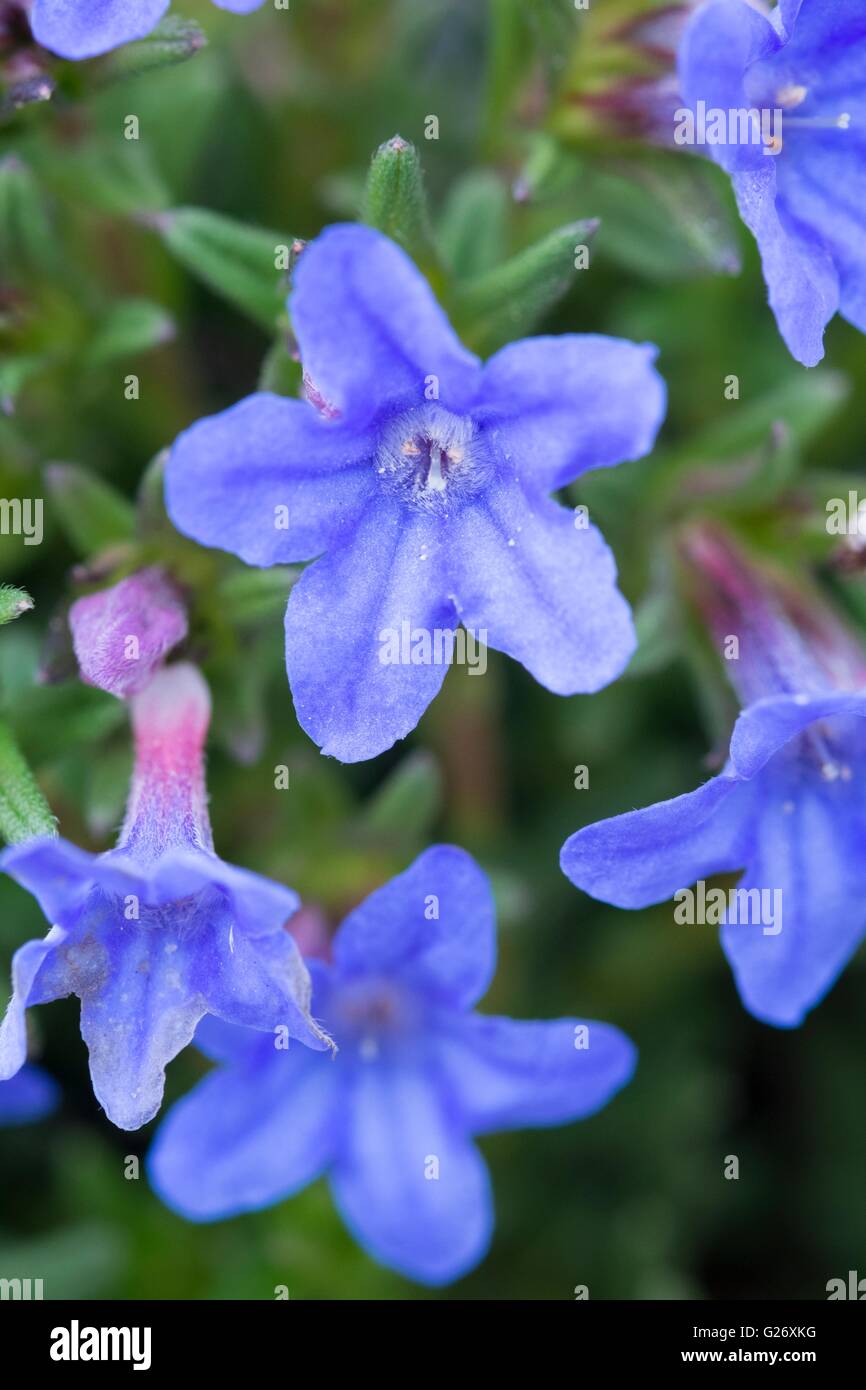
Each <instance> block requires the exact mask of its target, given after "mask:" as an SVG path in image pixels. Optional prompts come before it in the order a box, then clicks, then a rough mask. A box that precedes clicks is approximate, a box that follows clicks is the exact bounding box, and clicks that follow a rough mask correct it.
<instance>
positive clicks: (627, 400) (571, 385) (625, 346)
mask: <svg viewBox="0 0 866 1390" xmlns="http://www.w3.org/2000/svg"><path fill="white" fill-rule="evenodd" d="M657 352H658V349H657V348H655V347H654V346H653V345H652V343H630V342H627V341H625V340H624V339H622V338H606V337H602V336H600V335H597V334H590V333H586V334H574V333H572V334H563V335H562V336H561V337H550V338H528V339H526V340H524V341H523V342H519V343H512V344H511V345H510V346H509V347H506V348H503V349H502V351H501V352H497V353H496V355H495V356H494V357H491V359H490V361H489V362H488V363H487V365H486V366H485V368H484V376H483V383H482V394H481V403H480V406H479V410H480V411H481V413H482V414H483V415H485V416H488V415H489V419H490V424H489V426H488V428H489V429H490V430H491V432H492V433H493V437H494V439H495V443H496V447H497V449H498V451H499V452H500V453H502V454H504V455H505V457H506V458H507V459H509V460H511V462H512V465H513V467H515V468H516V470H517V473H518V476H519V477H520V478H521V479H522V481H523V483H524V485H525V486H533V487H537V488H539V489H541V490H542V491H544V492H552V491H554V490H555V489H556V488H559V487H562V486H564V484H566V483H570V482H572V481H573V479H575V478H576V477H578V475H579V474H581V473H584V472H586V470H587V469H589V468H609V467H611V466H612V465H613V464H617V463H622V462H623V461H624V460H626V459H637V458H642V457H643V455H644V454H648V453H649V452H650V450H651V449H652V447H653V444H654V442H655V437H656V435H657V433H658V430H659V427H660V425H661V423H662V420H663V419H664V415H665V407H666V400H667V394H666V390H665V384H664V382H663V381H662V378H661V377H660V376H659V374H658V372H657V371H656V370H655V368H654V366H653V362H654V361H655V358H656V355H657Z"/></svg>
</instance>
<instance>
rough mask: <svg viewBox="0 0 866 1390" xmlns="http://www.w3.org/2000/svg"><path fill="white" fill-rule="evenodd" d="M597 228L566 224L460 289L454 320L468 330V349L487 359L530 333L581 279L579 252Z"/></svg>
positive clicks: (592, 222)
mask: <svg viewBox="0 0 866 1390" xmlns="http://www.w3.org/2000/svg"><path fill="white" fill-rule="evenodd" d="M597 226H598V223H597V222H594V221H586V222H570V223H569V224H568V226H566V227H560V228H559V230H558V231H555V232H551V233H550V235H549V236H546V237H544V238H543V240H541V241H539V242H536V244H535V245H534V246H530V247H528V248H527V249H526V250H525V251H521V252H519V254H518V255H516V256H514V257H512V259H511V260H509V261H506V262H505V263H504V264H503V265H500V266H497V268H496V269H495V270H491V271H489V272H488V273H487V274H485V275H479V276H477V277H475V278H474V279H472V280H469V281H466V282H464V283H463V284H462V285H460V286H459V287H458V289H457V291H456V293H455V316H456V317H458V318H459V319H460V321H461V322H463V323H465V324H467V325H468V327H467V330H466V333H467V337H468V338H469V339H470V341H471V342H472V345H473V346H474V347H476V348H478V349H479V350H482V351H484V352H486V353H490V352H494V351H495V350H496V349H497V348H499V347H502V345H503V344H504V343H507V342H510V341H511V340H512V339H514V338H521V337H523V336H524V335H525V334H526V333H528V332H530V331H531V329H532V328H533V327H534V326H535V324H536V323H537V322H538V321H539V319H540V318H542V317H543V315H544V314H545V313H546V312H547V311H548V309H550V308H552V307H553V305H554V304H556V303H557V301H558V300H559V299H561V298H562V296H563V295H564V294H566V293H567V291H568V290H569V289H570V288H571V286H572V285H573V284H574V281H575V277H576V276H577V275H578V274H579V273H581V272H579V271H578V270H577V268H576V266H575V261H576V259H577V254H578V250H579V248H581V247H586V246H588V243H589V242H590V240H591V239H592V237H593V235H594V234H595V230H596V227H597Z"/></svg>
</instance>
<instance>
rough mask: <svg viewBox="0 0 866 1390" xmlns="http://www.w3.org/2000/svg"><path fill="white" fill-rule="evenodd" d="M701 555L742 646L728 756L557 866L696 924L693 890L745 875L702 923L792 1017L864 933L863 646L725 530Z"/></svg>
mask: <svg viewBox="0 0 866 1390" xmlns="http://www.w3.org/2000/svg"><path fill="white" fill-rule="evenodd" d="M695 551H696V553H698V551H699V559H700V564H701V565H702V567H703V569H704V572H705V574H706V575H707V576H708V577H709V580H710V585H711V588H712V592H711V594H710V604H711V608H712V612H711V625H712V627H713V629H714V630H715V632H716V635H717V636H718V638H719V639H720V641H724V642H726V643H728V644H730V642H731V641H732V638H734V637H736V639H737V640H738V643H739V647H738V649H734V648H730V649H729V655H730V654H731V652H734V651H736V652H737V654H736V656H735V658H734V659H731V660H730V661H729V662H728V670H729V674H730V675H731V678H732V680H733V682H734V684H735V685H736V687H737V688H738V690H739V693H740V695H741V697H742V699H743V704H744V706H745V707H744V709H743V712H742V713H741V714H740V716H739V718H738V720H737V722H736V725H735V727H734V730H733V734H732V737H731V742H730V750H729V755H728V761H727V764H726V766H725V768H724V769H723V771H722V772H721V773H720V774H719V776H717V777H713V778H712V779H711V780H710V781H708V782H705V783H704V784H703V786H700V787H698V788H697V790H696V791H693V792H688V793H687V794H686V795H684V796H678V797H675V798H674V799H673V800H671V801H663V802H660V803H659V804H657V805H655V806H649V807H646V808H645V809H643V810H639V811H630V812H628V813H626V814H625V815H621V816H615V817H613V818H612V819H610V820H604V821H599V822H598V823H597V824H595V825H589V826H586V827H585V828H584V829H582V830H579V831H577V833H576V834H574V835H573V836H572V837H571V838H570V839H569V840H568V841H567V842H566V844H565V846H564V847H563V851H562V860H561V862H562V868H563V870H564V872H565V873H566V874H567V875H568V877H569V878H570V879H571V880H572V882H573V883H575V884H576V885H577V887H578V888H582V889H583V890H584V891H585V892H587V893H590V894H592V896H593V897H595V898H600V899H601V900H602V901H603V902H608V903H613V904H614V905H615V906H617V907H623V908H642V907H647V906H648V905H649V904H651V903H659V902H664V901H665V900H666V899H668V898H670V897H671V896H673V895H676V896H677V901H678V909H677V911H681V912H682V913H683V915H682V916H681V917H680V918H679V919H677V917H676V913H675V920H681V921H683V922H685V921H690V920H695V921H700V920H701V919H700V917H694V918H693V917H692V916H691V912H690V909H689V903H691V905H692V908H693V907H694V904H695V902H696V901H698V900H697V898H695V897H693V896H692V895H691V892H690V885H692V884H695V883H696V882H697V883H700V882H702V881H704V880H706V879H707V878H709V877H710V876H711V875H713V874H721V873H730V872H733V871H738V870H744V873H743V876H742V878H741V880H740V883H739V885H738V887H737V888H736V889H730V890H727V891H726V893H725V899H726V907H725V911H724V912H723V913H722V914H721V915H720V916H719V915H716V916H715V917H714V918H712V917H710V916H709V915H707V920H708V921H712V920H715V921H716V922H719V921H720V922H722V923H723V925H722V928H721V933H722V946H723V949H724V952H725V955H726V956H727V958H728V960H729V961H730V964H731V966H732V967H733V970H734V975H735V978H736V982H737V987H738V989H739V991H740V995H741V997H742V1000H743V1003H744V1004H745V1006H746V1008H747V1009H749V1011H750V1012H751V1013H752V1014H754V1015H755V1016H756V1017H757V1018H759V1019H762V1020H763V1021H764V1022H766V1023H771V1024H775V1025H776V1026H778V1027H793V1026H796V1025H797V1024H800V1023H802V1021H803V1019H804V1017H805V1015H806V1014H807V1013H808V1011H809V1010H810V1009H811V1008H813V1007H814V1005H815V1004H817V1003H818V1002H819V1001H820V1000H821V999H822V998H823V997H824V995H825V994H826V992H827V990H828V989H829V988H830V986H831V985H832V984H833V982H834V980H835V979H836V977H837V976H838V975H839V973H840V972H841V970H842V969H843V968H844V966H845V965H846V964H847V962H848V960H849V959H850V958H851V956H852V955H853V954H854V952H855V951H856V949H857V947H858V945H859V944H860V942H861V941H862V940H863V938H864V936H866V857H864V852H863V847H864V844H866V803H864V798H863V783H864V780H866V654H864V652H863V651H862V648H860V646H859V643H857V642H856V641H855V640H854V639H853V638H851V637H850V635H849V634H848V633H847V631H845V630H843V629H842V628H841V627H840V625H839V624H838V622H837V621H836V620H835V618H834V616H833V615H832V614H831V613H830V612H829V611H828V610H827V609H826V608H825V607H824V605H819V604H816V603H814V601H813V600H809V601H808V602H806V601H804V598H803V596H802V595H799V594H798V595H797V596H796V597H795V598H794V599H793V600H792V601H789V602H786V595H785V592H784V591H782V590H779V591H777V592H773V591H772V590H770V589H768V588H767V587H765V585H764V583H763V581H762V580H758V581H757V582H756V579H755V574H754V572H753V571H751V570H750V568H748V567H745V566H743V564H742V561H741V558H740V557H739V556H738V555H737V553H736V552H735V551H734V550H733V549H731V548H730V547H729V546H728V544H727V543H725V542H724V541H721V540H720V539H719V538H718V537H715V536H713V535H712V534H708V535H706V536H702V537H699V538H698V540H697V541H696V542H695ZM725 634H727V636H725ZM718 891H719V890H718V889H713V892H714V893H715V892H718ZM704 892H705V893H706V886H705V887H704ZM746 895H748V896H746ZM686 913H689V915H686Z"/></svg>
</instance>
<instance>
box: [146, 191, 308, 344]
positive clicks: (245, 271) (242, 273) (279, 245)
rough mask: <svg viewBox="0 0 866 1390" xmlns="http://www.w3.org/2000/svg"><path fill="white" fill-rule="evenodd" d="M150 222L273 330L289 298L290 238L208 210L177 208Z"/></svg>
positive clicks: (200, 273)
mask: <svg viewBox="0 0 866 1390" xmlns="http://www.w3.org/2000/svg"><path fill="white" fill-rule="evenodd" d="M148 221H149V225H151V226H153V227H154V228H155V229H156V230H157V231H158V232H159V233H160V235H161V236H162V238H163V241H164V242H165V244H166V246H167V247H168V248H169V250H170V251H171V252H172V254H173V255H175V256H176V257H177V259H178V260H179V261H180V262H181V264H182V265H184V266H186V268H187V270H189V271H190V272H191V273H192V274H193V275H195V276H196V277H197V278H198V279H199V280H201V281H203V283H204V284H206V285H208V286H209V287H210V288H211V289H212V290H214V291H215V292H216V293H217V294H219V295H222V296H223V298H224V299H227V300H229V302H230V303H232V304H234V305H235V306H236V307H237V308H238V309H240V310H241V311H242V312H243V313H245V314H248V315H249V316H250V318H252V319H255V320H256V322H257V323H259V324H261V325H262V327H263V328H266V329H267V330H268V331H269V332H271V331H273V328H274V325H275V323H276V321H277V319H278V317H279V315H280V312H281V310H282V309H283V306H284V301H285V296H286V286H285V269H288V266H289V261H290V256H291V248H292V244H293V239H292V238H291V237H288V238H286V237H283V236H280V234H279V233H277V232H268V231H264V230H263V229H262V228H260V227H248V226H247V225H246V224H245V223H243V222H236V221H235V220H234V219H233V218H231V217H224V216H223V215H222V213H218V212H210V211H208V210H207V209H206V208H174V209H173V210H172V211H171V212H165V213H159V214H157V215H156V216H155V217H153V218H150V219H148ZM283 262H285V269H283V265H282V263H283Z"/></svg>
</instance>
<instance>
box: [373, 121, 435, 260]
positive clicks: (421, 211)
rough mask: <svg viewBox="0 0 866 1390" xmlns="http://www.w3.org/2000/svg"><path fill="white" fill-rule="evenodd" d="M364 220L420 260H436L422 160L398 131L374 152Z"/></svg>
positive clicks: (413, 147)
mask: <svg viewBox="0 0 866 1390" xmlns="http://www.w3.org/2000/svg"><path fill="white" fill-rule="evenodd" d="M364 221H365V222H366V223H367V224H368V226H370V227H377V228H378V229H379V231H380V232H384V233H385V235H386V236H389V237H390V238H391V239H392V241H396V242H399V244H400V245H401V246H402V247H404V248H405V249H406V250H407V251H408V252H409V255H410V256H412V257H414V259H415V260H416V261H418V262H419V264H421V265H428V266H429V264H430V263H431V261H433V262H435V255H434V253H433V249H432V242H431V235H430V218H429V214H428V211H427V196H426V194H425V192H424V174H423V171H422V169H421V160H420V158H419V155H418V151H417V150H416V148H415V146H414V145H410V144H409V142H408V140H404V139H403V138H402V137H401V136H399V135H395V136H394V137H393V138H392V139H391V140H386V141H385V143H384V145H380V146H379V148H378V150H377V151H376V153H375V154H374V155H373V159H372V162H371V164H370V172H369V174H368V175H367V190H366V195H365V199H364Z"/></svg>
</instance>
